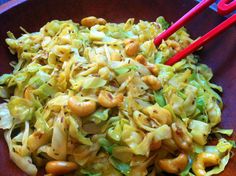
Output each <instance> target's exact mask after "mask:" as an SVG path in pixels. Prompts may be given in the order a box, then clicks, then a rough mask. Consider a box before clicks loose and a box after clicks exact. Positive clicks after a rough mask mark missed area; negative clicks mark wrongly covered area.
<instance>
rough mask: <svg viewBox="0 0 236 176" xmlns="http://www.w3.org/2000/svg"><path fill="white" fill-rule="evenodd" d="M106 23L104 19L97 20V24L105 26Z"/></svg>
mask: <svg viewBox="0 0 236 176" xmlns="http://www.w3.org/2000/svg"><path fill="white" fill-rule="evenodd" d="M106 23H107V21H106V20H105V19H104V18H98V24H100V25H105V24H106Z"/></svg>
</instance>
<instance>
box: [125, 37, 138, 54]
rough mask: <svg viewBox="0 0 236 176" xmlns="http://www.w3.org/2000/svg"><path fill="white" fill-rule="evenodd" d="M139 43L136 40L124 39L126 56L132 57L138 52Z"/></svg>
mask: <svg viewBox="0 0 236 176" xmlns="http://www.w3.org/2000/svg"><path fill="white" fill-rule="evenodd" d="M138 52H139V43H138V41H137V40H132V39H128V40H126V41H125V53H126V55H127V56H129V57H132V56H135V55H136V54H138Z"/></svg>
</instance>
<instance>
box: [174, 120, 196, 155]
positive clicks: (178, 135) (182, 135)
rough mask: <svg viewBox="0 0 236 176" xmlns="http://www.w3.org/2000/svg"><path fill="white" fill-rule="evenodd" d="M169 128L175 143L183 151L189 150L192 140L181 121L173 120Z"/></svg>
mask: <svg viewBox="0 0 236 176" xmlns="http://www.w3.org/2000/svg"><path fill="white" fill-rule="evenodd" d="M171 129H172V136H173V139H174V141H175V143H176V145H177V146H178V147H179V148H181V149H182V150H184V151H191V150H192V143H193V141H192V138H191V137H190V135H189V134H188V130H187V129H186V127H185V126H184V125H183V124H181V123H178V122H175V123H173V124H172V125H171Z"/></svg>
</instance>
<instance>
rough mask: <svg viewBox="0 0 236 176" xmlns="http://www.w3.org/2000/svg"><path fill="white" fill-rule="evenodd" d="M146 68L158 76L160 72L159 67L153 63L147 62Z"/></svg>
mask: <svg viewBox="0 0 236 176" xmlns="http://www.w3.org/2000/svg"><path fill="white" fill-rule="evenodd" d="M147 68H148V70H149V71H150V72H151V73H152V74H153V75H154V76H158V74H159V72H160V68H159V67H158V66H157V65H155V64H148V65H147Z"/></svg>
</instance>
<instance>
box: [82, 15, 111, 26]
mask: <svg viewBox="0 0 236 176" xmlns="http://www.w3.org/2000/svg"><path fill="white" fill-rule="evenodd" d="M106 23H107V22H106V20H104V19H103V18H97V17H95V16H89V17H85V18H83V19H82V20H81V25H82V26H86V27H92V26H94V25H96V24H100V25H104V24H106Z"/></svg>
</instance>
